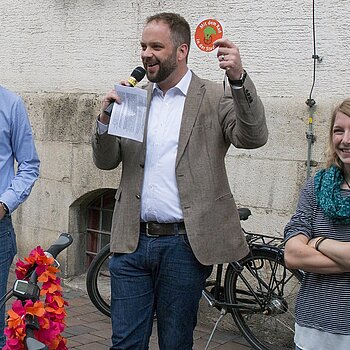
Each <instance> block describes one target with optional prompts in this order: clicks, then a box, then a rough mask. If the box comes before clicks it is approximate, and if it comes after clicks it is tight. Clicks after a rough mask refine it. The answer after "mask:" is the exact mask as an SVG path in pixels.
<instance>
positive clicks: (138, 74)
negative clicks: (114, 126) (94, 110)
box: [99, 67, 146, 125]
mask: <svg viewBox="0 0 350 350" xmlns="http://www.w3.org/2000/svg"><path fill="white" fill-rule="evenodd" d="M145 74H146V71H145V69H144V68H143V67H136V68H135V69H134V70H133V71H132V72H131V74H130V78H129V79H128V80H122V81H121V82H120V84H121V85H124V86H129V87H135V86H136V85H137V83H138V82H140V81H141V80H142V79H143V78H144V76H145ZM114 102H116V103H119V104H120V103H121V102H122V101H121V99H120V97H119V96H118V95H117V94H116V92H115V91H114V90H111V91H110V92H108V93H107V94H106V96H105V97H104V98H103V101H102V106H101V112H100V117H99V120H100V122H101V123H102V124H106V125H107V124H109V119H110V116H111V114H112V109H113V104H114Z"/></svg>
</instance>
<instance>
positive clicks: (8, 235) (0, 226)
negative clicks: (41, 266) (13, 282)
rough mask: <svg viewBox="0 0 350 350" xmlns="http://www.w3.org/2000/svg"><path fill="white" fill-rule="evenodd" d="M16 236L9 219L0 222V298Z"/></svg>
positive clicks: (0, 313) (1, 322) (0, 341)
mask: <svg viewBox="0 0 350 350" xmlns="http://www.w3.org/2000/svg"><path fill="white" fill-rule="evenodd" d="M16 252H17V251H16V236H15V232H14V230H13V226H12V221H11V217H10V216H8V215H6V216H5V217H4V218H3V219H2V220H0V298H2V297H3V296H4V295H5V294H6V290H7V279H8V275H9V271H10V266H11V263H12V260H13V258H14V256H15V255H16ZM4 328H5V306H4V307H2V308H1V310H0V349H1V348H2V347H3V346H4V345H5V341H6V339H5V336H4Z"/></svg>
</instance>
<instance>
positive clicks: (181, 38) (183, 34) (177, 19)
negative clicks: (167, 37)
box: [146, 12, 191, 51]
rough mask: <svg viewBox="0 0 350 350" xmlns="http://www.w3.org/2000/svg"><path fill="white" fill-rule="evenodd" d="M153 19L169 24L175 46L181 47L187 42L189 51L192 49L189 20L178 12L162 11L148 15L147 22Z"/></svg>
mask: <svg viewBox="0 0 350 350" xmlns="http://www.w3.org/2000/svg"><path fill="white" fill-rule="evenodd" d="M153 21H156V22H159V21H162V22H164V23H166V24H167V25H168V26H169V28H170V32H171V39H172V41H173V44H174V46H175V47H179V46H180V45H182V44H187V46H188V51H189V50H190V44H191V28H190V25H189V24H188V22H187V21H186V20H185V19H184V18H183V17H182V16H180V15H179V14H177V13H171V12H162V13H158V14H156V15H153V16H149V17H147V20H146V24H148V23H150V22H153Z"/></svg>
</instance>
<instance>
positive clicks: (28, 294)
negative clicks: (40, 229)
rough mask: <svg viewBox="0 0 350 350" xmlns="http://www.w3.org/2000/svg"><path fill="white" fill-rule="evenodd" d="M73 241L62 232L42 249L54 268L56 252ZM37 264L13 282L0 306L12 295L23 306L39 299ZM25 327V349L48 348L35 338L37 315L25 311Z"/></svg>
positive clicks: (37, 326) (38, 326) (45, 349)
mask: <svg viewBox="0 0 350 350" xmlns="http://www.w3.org/2000/svg"><path fill="white" fill-rule="evenodd" d="M72 242H73V238H72V236H71V235H70V234H68V233H62V234H61V235H60V236H59V237H58V239H57V240H56V241H55V242H54V243H53V244H52V245H51V246H50V247H49V248H48V249H47V250H45V251H44V253H45V256H46V257H48V258H53V264H52V266H54V267H55V268H57V269H58V268H59V266H60V263H59V262H58V261H57V260H56V257H57V255H58V254H60V253H61V252H62V251H63V250H64V249H66V248H67V247H68V246H70V245H71V244H72ZM36 266H37V265H33V266H32V267H31V268H30V269H29V271H28V274H27V275H26V276H25V277H24V278H23V279H17V280H16V281H15V282H14V285H13V287H12V288H11V289H10V290H9V291H8V292H7V293H6V294H5V295H4V296H3V297H2V298H1V300H0V307H3V306H4V305H5V303H6V302H7V301H8V300H9V299H10V298H11V297H13V296H15V297H16V298H17V300H19V301H21V303H22V305H23V306H24V305H25V303H26V302H27V301H28V300H31V301H32V302H33V303H34V302H36V301H38V300H39V299H40V287H39V285H38V274H37V272H36V271H35V268H36ZM22 317H23V319H24V327H25V334H26V335H25V338H24V347H25V349H26V350H49V347H48V346H47V345H46V344H44V343H43V342H41V341H39V340H37V339H36V338H35V331H37V330H39V329H40V323H39V321H38V317H37V316H36V315H35V314H32V313H29V312H27V313H25V314H24V315H23V316H22Z"/></svg>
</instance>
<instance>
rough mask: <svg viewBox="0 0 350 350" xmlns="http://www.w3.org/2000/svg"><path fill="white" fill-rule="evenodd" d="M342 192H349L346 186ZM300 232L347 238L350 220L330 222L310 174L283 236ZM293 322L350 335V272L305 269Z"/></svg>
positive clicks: (349, 239)
mask: <svg viewBox="0 0 350 350" xmlns="http://www.w3.org/2000/svg"><path fill="white" fill-rule="evenodd" d="M341 192H342V195H344V196H350V191H349V190H342V191H341ZM300 233H302V234H304V235H305V236H307V237H308V238H312V237H317V236H318V237H323V236H325V237H327V238H332V239H336V240H338V241H342V242H349V241H350V224H348V225H342V224H338V223H336V222H333V221H332V220H331V219H329V218H327V217H325V216H324V214H323V211H322V209H321V208H320V207H318V205H317V203H316V197H315V192H314V181H313V178H312V179H310V180H309V181H308V182H307V183H306V185H305V186H304V188H303V189H302V191H301V195H300V198H299V203H298V206H297V210H296V213H295V214H294V215H293V216H292V218H291V220H290V222H289V223H288V224H287V226H286V228H285V231H284V235H285V240H286V241H287V240H288V239H290V238H291V237H293V236H296V235H297V234H300ZM296 322H297V324H298V325H300V326H302V327H311V328H315V329H318V330H321V331H325V332H329V333H335V334H343V335H350V272H346V273H340V274H331V275H323V274H317V273H311V272H306V274H305V277H304V279H303V281H302V284H301V287H300V291H299V294H298V298H297V305H296Z"/></svg>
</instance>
